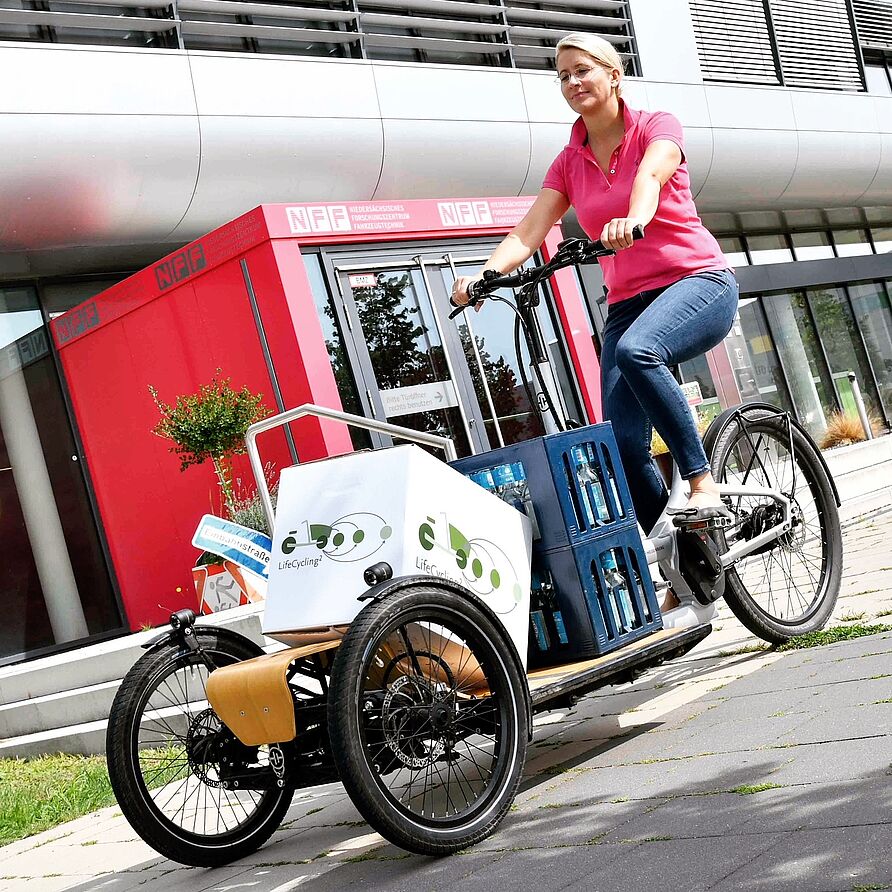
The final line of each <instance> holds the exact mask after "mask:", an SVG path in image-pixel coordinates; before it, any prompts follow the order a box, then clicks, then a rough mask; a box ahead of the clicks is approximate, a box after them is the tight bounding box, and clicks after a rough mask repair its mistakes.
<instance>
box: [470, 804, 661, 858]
mask: <svg viewBox="0 0 892 892" xmlns="http://www.w3.org/2000/svg"><path fill="white" fill-rule="evenodd" d="M663 801H664V800H650V799H630V800H626V801H621V802H574V801H573V800H567V801H566V802H564V803H562V804H561V805H559V806H556V807H550V806H548V805H545V806H540V805H539V804H538V803H537V802H535V801H534V802H530V803H529V804H528V805H527V806H526V807H521V808H520V809H518V810H517V811H514V812H510V813H509V814H508V815H507V816H506V818H505V820H504V821H503V822H502V823H501V824H500V825H499V828H498V830H497V831H496V832H495V834H493V835H492V836H491V837H489V838H488V839H485V840H484V841H483V842H481V843H479V844H478V845H477V846H475V847H474V849H473V851H475V852H483V851H501V850H506V849H519V850H523V849H528V848H531V847H539V846H565V845H569V846H576V845H585V844H587V843H590V842H591V841H592V840H595V839H598V838H601V837H604V836H606V835H608V834H610V833H611V832H613V831H616V832H621V830H622V828H623V827H625V826H626V825H627V824H629V823H630V822H633V821H635V820H636V819H637V818H639V817H640V816H642V815H644V814H645V813H646V812H647V811H648V810H649V809H652V808H656V807H658V806H659V805H661V804H662V802H663Z"/></svg>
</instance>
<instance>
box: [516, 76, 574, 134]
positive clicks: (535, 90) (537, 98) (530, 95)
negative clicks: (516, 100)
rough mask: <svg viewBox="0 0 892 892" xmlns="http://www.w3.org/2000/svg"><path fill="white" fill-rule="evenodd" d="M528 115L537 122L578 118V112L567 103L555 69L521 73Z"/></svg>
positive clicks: (566, 120) (565, 120)
mask: <svg viewBox="0 0 892 892" xmlns="http://www.w3.org/2000/svg"><path fill="white" fill-rule="evenodd" d="M520 78H521V84H522V85H523V95H524V100H525V103H526V116H527V118H528V119H529V120H530V121H532V122H535V123H549V124H550V123H567V124H572V123H573V121H575V120H576V113H575V112H574V111H573V109H572V108H570V106H569V105H567V103H566V101H565V100H564V97H563V94H562V93H561V88H560V85H559V84H558V82H557V78H556V76H555V74H554V72H553V71H551V72H538V71H537V72H533V71H523V72H521V73H520Z"/></svg>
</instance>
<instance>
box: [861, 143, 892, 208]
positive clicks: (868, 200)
mask: <svg viewBox="0 0 892 892" xmlns="http://www.w3.org/2000/svg"><path fill="white" fill-rule="evenodd" d="M880 140H881V144H880V158H881V163H880V166H879V169H878V170H877V174H876V176H875V177H874V179H873V182H872V183H871V184H870V186H868V187H867V190H866V191H865V193H864V195H862V196H861V201H860V202H859V204H861V205H863V206H864V207H870V206H871V205H878V204H888V202H889V201H890V200H892V128H890V129H889V130H888V131H886V132H885V133H883V134H881V136H880Z"/></svg>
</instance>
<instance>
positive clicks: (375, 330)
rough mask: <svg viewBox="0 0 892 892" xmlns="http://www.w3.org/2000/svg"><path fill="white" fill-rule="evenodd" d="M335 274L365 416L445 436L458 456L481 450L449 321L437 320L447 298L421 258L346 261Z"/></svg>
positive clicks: (476, 414)
mask: <svg viewBox="0 0 892 892" xmlns="http://www.w3.org/2000/svg"><path fill="white" fill-rule="evenodd" d="M335 273H336V275H337V282H338V288H339V291H340V295H341V298H342V307H341V309H342V311H343V313H344V317H345V322H346V325H345V326H343V329H344V331H345V333H346V334H347V336H348V337H349V338H350V340H351V341H352V348H353V349H352V350H351V351H350V352H351V353H352V354H353V356H354V357H355V364H356V365H357V366H358V368H356V369H354V372H355V373H356V377H357V379H358V380H357V384H358V385H359V389H360V396H362V395H363V394H362V391H363V390H364V391H365V394H364V395H365V397H366V399H367V400H368V408H369V410H370V411H371V414H372V416H373V417H375V418H378V419H379V420H382V421H388V422H391V423H393V424H399V425H401V426H403V427H408V428H411V429H412V430H418V431H425V432H427V433H433V434H439V435H441V436H445V437H450V438H451V439H452V440H453V441H454V443H455V447H456V451H457V452H458V454H459V455H460V456H464V455H471V454H473V453H477V452H482V451H485V450H486V449H488V448H489V447H488V446H487V445H485V444H484V440H483V419H482V417H481V414H480V411H479V407H478V405H477V401H476V399H474V397H473V393H472V392H471V391H470V389H469V387H468V383H469V375H468V369H467V365H466V363H465V361H464V357H463V355H462V353H461V350H460V347H459V344H458V338H457V334H456V331H455V326H454V325H452V323H448V324H444V323H447V322H448V314H449V305H448V299H447V297H446V295H445V293H444V291H443V289H442V287H441V288H439V289H438V290H437V291H436V292H435V291H433V290H432V287H431V280H430V277H429V275H428V269H427V268H426V266H425V264H424V263H423V262H421V259H420V258H418V257H415V258H412V259H410V260H408V261H392V262H387V261H376V262H368V263H362V262H361V261H360V262H355V261H351V260H348V259H345V260H344V262H339V263H338V264H337V266H336V267H335Z"/></svg>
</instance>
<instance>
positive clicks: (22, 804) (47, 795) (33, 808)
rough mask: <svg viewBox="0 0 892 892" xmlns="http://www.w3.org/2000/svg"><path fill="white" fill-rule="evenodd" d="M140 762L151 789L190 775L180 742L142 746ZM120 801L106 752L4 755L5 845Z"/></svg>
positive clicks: (1, 830)
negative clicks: (116, 798)
mask: <svg viewBox="0 0 892 892" xmlns="http://www.w3.org/2000/svg"><path fill="white" fill-rule="evenodd" d="M139 761H140V764H141V768H142V774H143V778H144V779H145V781H146V783H147V785H148V787H149V789H150V790H154V789H157V788H158V787H163V786H164V785H165V784H169V783H172V782H174V781H182V780H185V778H186V777H187V776H188V775H189V766H188V762H187V760H186V757H185V754H184V753H183V750H182V748H181V747H179V746H167V747H161V748H157V749H146V750H142V751H141V752H140V754H139ZM114 804H115V794H114V792H113V791H112V787H111V781H110V780H109V777H108V768H107V767H106V762H105V756H73V755H66V754H65V753H58V754H56V755H54V756H39V757H38V758H35V759H0V846H5V845H7V844H9V843H11V842H15V841H16V840H17V839H24V838H25V837H28V836H33V835H34V834H35V833H40V832H41V831H43V830H49V829H50V828H51V827H55V826H56V825H57V824H64V823H65V822H66V821H73V820H74V819H75V818H80V817H82V816H83V815H88V814H89V813H90V812H92V811H96V810H97V809H100V808H105V807H106V806H108V805H114Z"/></svg>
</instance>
